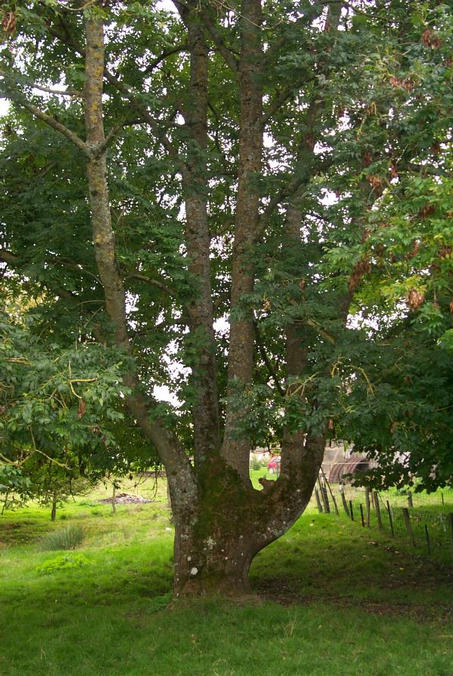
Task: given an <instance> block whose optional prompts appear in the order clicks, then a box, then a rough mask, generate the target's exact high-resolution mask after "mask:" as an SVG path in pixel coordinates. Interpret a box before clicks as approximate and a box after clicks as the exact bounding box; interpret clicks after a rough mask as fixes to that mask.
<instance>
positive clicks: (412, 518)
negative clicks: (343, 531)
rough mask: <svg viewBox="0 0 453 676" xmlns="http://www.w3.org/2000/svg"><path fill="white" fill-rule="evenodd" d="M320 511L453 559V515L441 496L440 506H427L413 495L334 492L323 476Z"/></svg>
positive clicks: (319, 487)
mask: <svg viewBox="0 0 453 676" xmlns="http://www.w3.org/2000/svg"><path fill="white" fill-rule="evenodd" d="M314 496H315V500H316V505H317V508H318V511H319V512H326V513H336V514H338V515H339V514H340V513H344V514H345V515H346V516H347V517H348V518H349V519H351V520H352V521H355V522H357V524H358V525H361V526H362V527H363V528H378V529H379V530H381V531H383V532H386V533H387V534H388V535H389V536H391V537H394V538H396V539H402V540H405V541H406V542H408V543H409V544H410V546H411V547H414V548H415V549H416V550H421V551H424V553H426V554H428V555H430V556H431V555H437V554H442V557H444V556H445V555H447V557H448V554H450V556H451V557H453V512H452V511H451V505H450V506H448V505H446V504H445V502H444V499H443V494H441V498H440V501H439V502H440V503H441V504H439V505H430V506H428V505H423V502H422V501H421V500H420V502H418V501H417V495H415V496H414V495H413V494H412V493H411V492H409V493H407V494H406V495H405V496H403V495H401V496H393V497H392V496H390V497H388V496H387V495H384V496H382V495H381V494H379V493H378V492H375V491H370V490H369V489H366V488H364V489H360V488H353V487H350V486H344V485H340V486H339V488H335V489H333V488H332V486H331V485H330V484H329V482H328V481H327V478H326V476H325V475H324V473H321V475H320V477H319V479H318V483H317V486H316V488H315V491H314Z"/></svg>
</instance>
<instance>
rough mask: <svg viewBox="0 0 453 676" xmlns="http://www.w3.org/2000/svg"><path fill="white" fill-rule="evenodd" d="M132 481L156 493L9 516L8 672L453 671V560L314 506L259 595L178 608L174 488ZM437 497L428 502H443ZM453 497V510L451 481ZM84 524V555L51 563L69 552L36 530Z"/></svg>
mask: <svg viewBox="0 0 453 676" xmlns="http://www.w3.org/2000/svg"><path fill="white" fill-rule="evenodd" d="M121 490H126V491H127V492H133V490H134V489H133V486H132V484H127V483H126V485H125V486H124V488H122V489H121ZM137 490H138V492H139V493H140V495H143V496H148V497H153V499H154V502H152V503H151V504H144V505H120V506H118V507H117V513H116V514H115V515H113V514H112V510H111V507H110V506H108V505H102V504H99V503H98V499H99V498H100V497H101V496H102V495H105V491H103V490H97V491H96V492H94V493H92V494H90V495H89V496H85V497H82V498H80V499H79V500H77V501H76V502H74V503H70V504H68V505H67V506H65V507H64V508H63V509H61V510H60V511H59V516H58V518H57V522H56V523H55V524H51V522H50V520H49V513H48V510H44V509H42V508H39V507H30V508H28V509H23V510H20V511H16V512H7V513H6V514H5V515H4V516H3V517H1V518H0V646H1V649H0V674H1V675H2V676H3V675H5V676H7V675H10V674H17V675H21V676H22V675H27V674H42V675H46V676H47V675H54V674H55V675H59V674H66V675H72V674H74V675H76V674H77V675H79V674H80V675H81V676H82V675H83V676H91V675H93V676H98V675H101V674H105V675H106V676H107V675H108V676H110V675H114V674H127V675H128V674H137V675H138V674H140V675H142V674H143V675H145V674H153V675H155V674H157V675H160V674H163V675H166V674H169V675H171V676H173V675H177V674H191V675H200V676H204V675H211V674H212V675H213V676H214V675H216V674H219V675H222V676H226V675H227V674H234V675H236V674H238V675H239V674H244V675H245V674H247V675H249V674H251V675H252V676H253V675H255V674H257V675H258V674H269V675H271V676H277V675H280V674H282V675H283V674H294V675H299V674H319V675H320V676H330V675H331V674H332V675H334V676H336V675H337V674H338V675H342V674H345V675H346V674H347V675H353V674H360V675H361V676H362V675H365V676H368V675H378V674H382V676H393V674H407V675H408V676H409V675H411V676H418V675H420V676H422V675H425V674H427V675H429V674H432V675H445V676H450V675H451V674H452V671H453V670H452V666H451V665H452V664H453V649H452V646H453V624H452V622H451V616H450V610H451V602H452V599H453V594H452V588H451V568H449V566H448V565H447V563H446V562H445V561H443V560H440V559H438V558H436V556H432V557H431V558H427V557H426V556H425V555H424V554H423V552H422V551H421V550H419V549H417V550H413V548H412V547H411V546H410V545H409V543H408V542H406V540H405V539H404V538H403V537H396V538H391V537H390V535H389V534H388V533H387V532H384V533H380V532H379V531H378V530H377V528H374V527H373V528H371V529H367V528H362V527H361V525H360V523H357V522H351V521H350V520H349V519H347V518H346V517H345V516H340V517H337V516H335V515H334V514H331V515H328V514H318V513H317V511H316V509H315V505H310V507H309V509H308V510H307V512H306V513H305V514H304V515H303V516H302V518H301V519H300V520H299V521H298V523H297V524H295V526H294V527H293V528H292V529H291V530H290V532H289V533H288V534H287V535H286V536H285V537H284V538H282V539H281V540H279V541H278V542H275V543H274V544H273V545H271V546H270V547H268V548H267V549H266V550H265V551H263V552H262V553H261V554H260V555H259V556H258V557H257V559H256V561H255V562H254V565H253V568H252V572H251V578H252V584H253V587H254V590H255V591H256V592H257V593H258V594H259V596H260V598H259V599H258V598H257V599H254V600H253V599H252V600H250V601H248V602H244V603H243V604H234V603H231V602H230V603H225V602H221V601H209V602H196V603H191V604H180V605H178V606H169V605H168V604H169V601H170V598H171V577H172V563H171V551H172V538H173V532H172V531H173V529H172V526H171V522H170V514H169V511H168V508H167V505H166V491H165V486H164V484H163V481H160V483H159V486H158V491H157V494H156V495H154V493H153V486H152V482H151V481H148V482H146V484H144V485H142V486H140V487H139V488H138V489H137ZM429 500H430V504H431V508H432V509H434V507H433V505H436V503H437V504H438V503H439V497H438V496H437V497H434V498H430V499H429ZM444 502H445V503H446V504H445V505H444V509H445V510H446V511H448V510H449V511H453V494H452V492H445V493H444ZM428 506H429V505H428ZM426 507H427V506H426V504H425V503H424V504H423V508H424V509H425V508H426ZM79 523H81V524H82V525H83V527H84V529H85V532H86V537H85V540H84V541H83V543H82V545H81V547H80V548H79V549H78V550H77V551H76V552H75V553H72V554H70V556H69V563H71V561H72V562H73V563H74V562H75V563H77V562H79V563H81V564H82V565H81V566H79V567H73V568H60V569H58V568H57V569H56V570H54V571H53V572H48V571H47V574H45V572H46V565H47V566H48V567H49V562H51V563H52V562H55V561H57V562H58V561H61V558H62V556H63V553H62V552H56V551H41V550H40V548H39V542H40V539H41V538H42V537H43V535H44V534H45V533H46V532H48V531H49V530H52V529H54V528H55V529H60V528H64V527H66V526H68V525H70V524H79ZM43 571H44V572H43Z"/></svg>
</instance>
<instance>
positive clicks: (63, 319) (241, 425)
mask: <svg viewBox="0 0 453 676" xmlns="http://www.w3.org/2000/svg"><path fill="white" fill-rule="evenodd" d="M451 28H452V19H451V14H450V12H449V9H448V7H447V5H446V4H442V3H438V2H426V3H420V2H413V1H410V0H388V1H386V2H379V3H369V2H361V1H360V0H359V1H357V2H352V3H349V2H342V1H341V0H340V1H336V0H332V1H331V2H317V1H316V0H300V1H299V0H281V1H280V0H279V1H277V2H267V1H265V0H263V1H261V0H243V1H242V2H239V1H238V0H231V2H223V1H217V0H201V1H200V0H186V1H184V2H182V1H181V2H179V1H175V2H174V3H173V4H172V5H170V3H162V2H148V1H147V2H140V1H139V2H113V3H109V4H106V3H102V2H98V0H93V1H92V2H88V3H85V4H78V3H70V2H67V3H66V2H55V1H54V0H40V1H39V2H36V1H34V0H30V1H29V2H26V1H25V2H22V1H20V2H15V3H4V4H3V37H4V40H3V44H2V47H1V49H0V95H2V96H3V97H5V98H7V99H8V100H9V101H10V102H11V108H10V111H9V113H8V114H6V115H5V116H4V118H3V120H2V135H1V154H0V182H1V187H2V190H1V192H0V209H1V210H0V214H1V216H0V261H2V264H3V276H2V287H1V288H2V296H3V298H4V300H5V305H8V304H9V306H10V305H11V303H14V302H15V303H16V308H17V298H22V299H23V298H25V299H27V300H26V301H21V303H19V311H18V310H17V309H16V311H15V312H10V313H9V315H8V316H5V317H4V318H3V322H2V331H3V335H4V336H5V346H6V347H5V348H4V350H3V353H2V378H1V388H2V390H1V396H2V397H3V402H2V407H3V413H4V421H5V422H4V423H3V428H2V432H1V434H2V436H1V439H0V444H1V447H0V451H1V453H2V457H3V460H4V461H5V462H6V461H8V462H9V463H10V464H11V463H13V464H14V463H15V466H16V467H17V466H18V463H19V464H20V462H22V459H23V458H24V457H27V455H28V454H33V453H36V452H37V451H41V452H43V453H45V454H47V456H49V457H50V458H54V459H55V460H57V461H58V462H59V461H60V460H61V456H62V454H63V455H64V454H71V455H74V454H75V455H77V456H80V459H81V462H82V463H83V462H85V464H90V465H92V466H93V467H98V466H99V467H100V466H101V465H102V462H104V463H113V464H115V462H116V463H118V464H121V462H125V461H126V460H127V458H134V457H137V453H138V454H139V455H140V457H141V458H143V457H148V458H149V459H150V461H152V462H154V461H155V458H156V457H158V458H159V459H160V461H161V462H163V463H164V464H165V467H166V470H167V475H168V479H169V484H170V491H171V497H172V507H173V512H174V518H175V525H176V538H175V565H176V574H175V589H176V593H178V594H179V593H192V592H194V591H195V592H199V591H202V592H203V593H204V592H207V591H209V589H210V588H211V587H210V586H212V585H214V584H215V585H220V587H222V585H223V583H224V588H225V590H227V591H228V590H231V589H232V588H236V589H237V588H241V589H243V588H245V587H246V585H247V581H246V580H247V571H248V566H249V565H250V562H251V560H252V558H253V556H254V555H255V554H256V552H257V551H259V550H260V549H261V548H262V547H264V546H266V544H268V543H269V542H270V541H272V540H273V539H275V538H276V537H278V536H279V535H280V534H281V533H283V532H284V531H285V530H286V529H287V528H288V527H289V526H290V525H291V523H292V522H293V521H294V520H295V519H296V518H297V517H298V516H299V514H300V513H301V511H302V510H303V509H304V508H305V505H306V504H307V501H308V499H309V497H310V494H311V491H312V489H313V485H314V481H315V480H316V476H317V473H318V470H319V466H320V463H321V461H322V454H323V449H324V446H325V443H326V440H327V439H328V438H329V436H336V437H339V438H343V439H347V440H350V441H351V442H353V443H355V445H356V447H357V448H360V449H363V450H364V451H366V452H368V453H369V454H371V455H374V456H376V457H377V458H378V460H379V467H378V469H377V470H375V471H373V473H372V476H370V477H368V480H369V481H372V482H373V484H374V485H376V486H385V485H389V484H392V485H399V486H401V485H404V484H407V483H413V482H414V481H416V482H418V484H417V485H418V487H419V488H420V489H422V488H428V489H433V488H435V487H437V486H439V485H445V484H446V483H451V480H452V475H453V471H452V470H453V468H452V460H451V454H450V452H449V447H448V430H449V418H450V413H451V405H452V404H451V395H450V392H451V380H452V372H451V352H452V350H453V330H452V328H451V317H452V314H453V305H452V300H451V299H452V297H453V293H452V281H451V260H452V246H451V243H452V227H451V221H452V219H451V216H452V211H453V206H452V199H451V195H452V179H451V160H452V158H451V130H450V122H451V110H452V94H451V92H452V88H451V80H452V70H453V65H452V61H451V53H452V51H451V50H452V30H451ZM12 299H13V300H12ZM3 366H4V370H3ZM3 373H4V374H5V375H3ZM162 386H165V387H167V388H168V390H169V392H170V393H171V395H172V397H171V398H170V401H162V400H161V399H159V392H160V391H161V388H162ZM167 399H168V397H167ZM274 442H276V443H278V444H279V445H280V447H281V450H282V468H281V475H280V477H279V479H278V481H276V482H275V483H273V484H272V485H270V484H268V483H267V482H264V486H263V490H262V491H256V490H255V489H253V487H252V486H251V484H250V479H249V453H250V450H251V449H252V448H253V447H255V446H256V445H265V444H269V443H274ZM38 454H39V453H38ZM100 458H101V459H100ZM102 458H103V460H102ZM225 552H228V554H227V555H225ZM194 571H195V572H194Z"/></svg>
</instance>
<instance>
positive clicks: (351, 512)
mask: <svg viewBox="0 0 453 676" xmlns="http://www.w3.org/2000/svg"><path fill="white" fill-rule="evenodd" d="M349 514H350V517H351V521H354V507H353V506H352V500H349Z"/></svg>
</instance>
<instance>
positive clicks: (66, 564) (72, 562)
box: [36, 554, 89, 575]
mask: <svg viewBox="0 0 453 676" xmlns="http://www.w3.org/2000/svg"><path fill="white" fill-rule="evenodd" d="M88 563H89V561H88V559H87V558H86V556H84V555H83V554H60V555H59V556H56V557H55V558H54V559H50V560H49V561H44V563H42V564H41V565H40V566H38V567H37V568H36V572H37V573H38V574H39V575H51V574H52V573H56V572H58V571H60V570H69V569H70V568H81V567H82V566H86V565H88Z"/></svg>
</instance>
